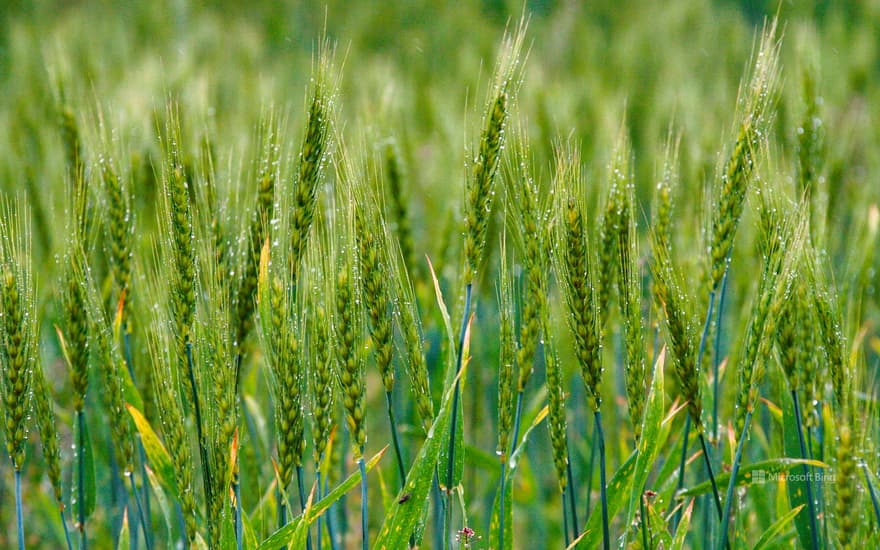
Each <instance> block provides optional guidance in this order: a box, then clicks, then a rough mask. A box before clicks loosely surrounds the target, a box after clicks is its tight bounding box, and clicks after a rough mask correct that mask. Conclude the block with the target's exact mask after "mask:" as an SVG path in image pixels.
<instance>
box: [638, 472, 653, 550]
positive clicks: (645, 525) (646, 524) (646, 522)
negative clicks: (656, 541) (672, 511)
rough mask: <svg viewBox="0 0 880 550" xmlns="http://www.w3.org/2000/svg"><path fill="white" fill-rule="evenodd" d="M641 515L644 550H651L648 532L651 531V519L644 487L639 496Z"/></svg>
mask: <svg viewBox="0 0 880 550" xmlns="http://www.w3.org/2000/svg"><path fill="white" fill-rule="evenodd" d="M639 515H640V516H641V518H642V521H641V524H642V528H641V531H642V548H644V549H645V550H651V546H650V545H649V544H648V532H649V531H650V530H651V525H650V521H651V520H650V518H649V517H648V511H647V510H646V509H645V492H644V487H643V488H642V492H641V494H640V495H639Z"/></svg>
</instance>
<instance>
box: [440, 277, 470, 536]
mask: <svg viewBox="0 0 880 550" xmlns="http://www.w3.org/2000/svg"><path fill="white" fill-rule="evenodd" d="M472 287H473V284H472V283H468V284H467V286H466V287H465V295H464V314H463V315H462V317H461V330H460V332H459V336H458V355H457V358H456V363H455V374H456V379H455V390H454V393H453V394H452V424H451V426H450V428H449V453H448V455H447V456H448V458H447V461H446V495H447V499H448V502H447V506H448V508H447V509H446V522H447V523H446V544H445V545H444V546H445V548H450V544H451V539H452V529H453V527H452V498H451V496H452V482H453V478H454V474H455V435H456V432H457V429H458V422H456V420H457V419H458V406H459V405H458V402H459V399H460V398H461V389H460V388H461V386H460V384H461V378H458V374H459V372H461V366H462V362H463V359H464V358H463V357H462V354H463V353H464V341H465V336H466V332H467V323H468V317H469V316H470V313H471V291H472Z"/></svg>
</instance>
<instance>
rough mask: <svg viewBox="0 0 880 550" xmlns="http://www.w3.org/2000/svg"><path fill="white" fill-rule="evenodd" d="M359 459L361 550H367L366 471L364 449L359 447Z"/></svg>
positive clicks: (368, 542) (368, 540)
mask: <svg viewBox="0 0 880 550" xmlns="http://www.w3.org/2000/svg"><path fill="white" fill-rule="evenodd" d="M360 455H361V456H360V457H359V458H358V461H357V463H358V469H359V470H360V472H361V537H362V538H361V547H362V548H363V550H369V548H370V539H369V533H368V531H367V517H368V516H367V469H366V467H365V465H364V448H363V447H361V452H360Z"/></svg>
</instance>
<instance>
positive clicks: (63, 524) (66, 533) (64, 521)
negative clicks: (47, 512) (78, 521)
mask: <svg viewBox="0 0 880 550" xmlns="http://www.w3.org/2000/svg"><path fill="white" fill-rule="evenodd" d="M58 515H59V516H60V517H61V527H62V528H63V529H64V542H65V543H67V550H73V540H71V538H70V528H69V527H68V526H67V518H65V517H64V508H63V507H62V508H59V510H58Z"/></svg>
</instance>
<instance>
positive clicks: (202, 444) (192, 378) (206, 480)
mask: <svg viewBox="0 0 880 550" xmlns="http://www.w3.org/2000/svg"><path fill="white" fill-rule="evenodd" d="M186 371H187V375H188V376H189V387H190V389H191V390H192V395H191V397H192V401H193V411H194V413H195V415H196V434H197V436H198V440H199V456H200V457H201V462H202V484H203V485H204V488H205V502H206V503H207V502H211V469H210V465H209V464H208V444H207V442H206V441H205V434H204V428H203V427H202V426H203V425H202V408H201V405H199V395H198V389H197V388H196V373H195V368H194V366H193V355H192V342H187V343H186Z"/></svg>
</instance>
